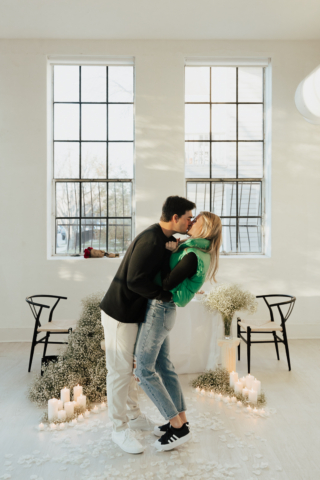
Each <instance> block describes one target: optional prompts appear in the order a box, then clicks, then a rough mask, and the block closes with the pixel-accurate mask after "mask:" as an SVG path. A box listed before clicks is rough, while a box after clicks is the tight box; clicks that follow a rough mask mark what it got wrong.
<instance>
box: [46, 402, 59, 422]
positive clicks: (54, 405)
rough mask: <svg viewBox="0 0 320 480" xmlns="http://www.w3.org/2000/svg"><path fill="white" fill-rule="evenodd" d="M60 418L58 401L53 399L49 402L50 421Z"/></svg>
mask: <svg viewBox="0 0 320 480" xmlns="http://www.w3.org/2000/svg"><path fill="white" fill-rule="evenodd" d="M57 418H58V400H57V399H56V398H51V399H50V400H48V420H49V422H50V421H52V420H56V419H57Z"/></svg>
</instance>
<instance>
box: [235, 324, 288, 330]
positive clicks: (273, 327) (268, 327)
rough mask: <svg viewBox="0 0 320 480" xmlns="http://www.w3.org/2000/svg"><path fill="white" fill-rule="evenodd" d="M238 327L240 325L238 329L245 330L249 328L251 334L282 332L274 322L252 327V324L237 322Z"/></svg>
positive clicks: (279, 326)
mask: <svg viewBox="0 0 320 480" xmlns="http://www.w3.org/2000/svg"><path fill="white" fill-rule="evenodd" d="M238 325H240V327H242V328H244V329H245V330H247V328H248V327H250V328H251V331H252V332H275V331H278V332H282V327H281V325H278V324H277V323H275V322H267V323H264V324H263V325H254V324H252V323H246V322H238Z"/></svg>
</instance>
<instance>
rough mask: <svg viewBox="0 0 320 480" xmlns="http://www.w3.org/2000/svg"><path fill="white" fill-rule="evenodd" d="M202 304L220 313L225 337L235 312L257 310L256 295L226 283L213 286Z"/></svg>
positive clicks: (227, 336) (227, 334) (229, 329)
mask: <svg viewBox="0 0 320 480" xmlns="http://www.w3.org/2000/svg"><path fill="white" fill-rule="evenodd" d="M204 304H205V306H206V307H207V308H208V309H209V310H210V311H212V312H214V311H218V312H220V313H221V315H222V320H223V323H224V334H225V337H226V338H230V335H231V323H232V319H233V316H234V314H235V312H237V311H239V310H246V311H247V312H249V313H250V314H252V313H255V312H256V311H257V307H258V302H257V301H256V297H255V296H254V295H253V294H252V293H250V292H248V291H244V290H242V289H241V288H240V286H239V285H229V284H227V283H223V284H222V285H219V286H218V287H216V288H214V289H213V290H212V291H211V292H210V293H209V294H208V296H207V297H206V299H205V300H204Z"/></svg>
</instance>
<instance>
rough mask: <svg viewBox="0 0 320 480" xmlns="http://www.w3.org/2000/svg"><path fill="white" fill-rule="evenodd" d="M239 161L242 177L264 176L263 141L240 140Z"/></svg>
mask: <svg viewBox="0 0 320 480" xmlns="http://www.w3.org/2000/svg"><path fill="white" fill-rule="evenodd" d="M238 162H239V172H238V173H239V177H240V178H245V177H247V178H250V177H251V178H262V176H263V142H245V143H242V142H239V144H238Z"/></svg>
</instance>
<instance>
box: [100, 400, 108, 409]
mask: <svg viewBox="0 0 320 480" xmlns="http://www.w3.org/2000/svg"><path fill="white" fill-rule="evenodd" d="M106 408H107V405H106V403H105V402H102V403H101V405H100V409H101V410H106Z"/></svg>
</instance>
